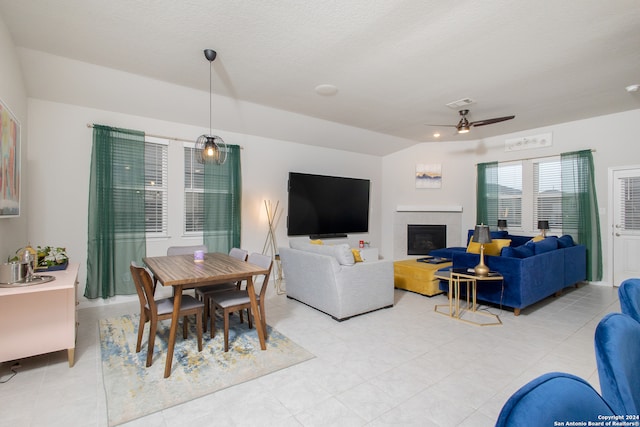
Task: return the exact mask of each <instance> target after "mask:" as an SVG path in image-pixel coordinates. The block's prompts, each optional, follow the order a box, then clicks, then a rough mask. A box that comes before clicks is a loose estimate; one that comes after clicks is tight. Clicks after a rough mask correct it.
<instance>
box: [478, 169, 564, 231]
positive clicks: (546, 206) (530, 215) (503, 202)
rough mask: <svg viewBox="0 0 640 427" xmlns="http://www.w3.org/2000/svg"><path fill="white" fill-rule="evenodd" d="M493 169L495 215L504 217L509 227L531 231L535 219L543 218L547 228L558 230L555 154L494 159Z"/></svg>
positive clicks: (559, 192) (559, 178)
mask: <svg viewBox="0 0 640 427" xmlns="http://www.w3.org/2000/svg"><path fill="white" fill-rule="evenodd" d="M497 169H498V172H497V182H498V188H497V198H498V205H497V206H498V207H497V209H498V212H497V214H498V215H497V219H506V220H507V225H508V227H509V228H511V229H517V230H523V231H533V230H537V229H538V220H547V221H549V227H550V229H551V230H556V231H561V230H562V228H563V215H562V210H563V199H562V168H561V161H560V158H559V157H553V158H545V159H533V160H523V161H518V162H504V163H498V168H497ZM566 200H567V199H566V198H565V209H567V208H568V207H567V202H566ZM494 206H495V205H494ZM494 209H495V208H494ZM491 216H492V215H490V217H491ZM497 219H496V221H495V222H496V223H497ZM493 222H494V221H491V224H493Z"/></svg>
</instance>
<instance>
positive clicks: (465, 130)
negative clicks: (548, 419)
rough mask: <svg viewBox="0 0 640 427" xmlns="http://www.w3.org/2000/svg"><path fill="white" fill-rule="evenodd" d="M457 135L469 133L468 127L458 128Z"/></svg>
mask: <svg viewBox="0 0 640 427" xmlns="http://www.w3.org/2000/svg"><path fill="white" fill-rule="evenodd" d="M458 133H469V126H460V127H459V128H458Z"/></svg>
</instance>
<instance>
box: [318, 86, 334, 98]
mask: <svg viewBox="0 0 640 427" xmlns="http://www.w3.org/2000/svg"><path fill="white" fill-rule="evenodd" d="M316 93H317V94H318V95H322V96H333V95H335V94H336V93H338V88H337V87H335V86H334V85H329V84H322V85H318V86H316Z"/></svg>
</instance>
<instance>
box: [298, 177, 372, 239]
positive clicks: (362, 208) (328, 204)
mask: <svg viewBox="0 0 640 427" xmlns="http://www.w3.org/2000/svg"><path fill="white" fill-rule="evenodd" d="M369 184H370V183H369V180H368V179H358V178H342V177H336V176H325V175H311V174H305V173H298V172H289V208H288V215H287V235H289V236H306V235H308V236H311V237H312V238H319V237H326V238H329V237H342V236H345V235H346V234H347V233H366V232H368V231H369V187H370V185H369Z"/></svg>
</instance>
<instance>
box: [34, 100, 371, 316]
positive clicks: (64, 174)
mask: <svg viewBox="0 0 640 427" xmlns="http://www.w3.org/2000/svg"><path fill="white" fill-rule="evenodd" d="M29 117H30V121H29V129H30V135H31V150H30V151H29V159H28V161H29V164H30V166H31V182H32V183H33V186H32V188H31V192H30V194H29V203H30V206H31V209H30V210H29V212H28V221H29V224H30V228H29V238H30V240H31V241H32V242H33V243H34V244H38V245H51V246H63V247H66V248H67V250H68V253H69V256H70V258H71V260H72V261H77V262H80V263H81V269H80V278H79V279H80V289H79V294H82V293H83V291H84V285H85V281H86V250H87V205H88V187H89V169H90V160H91V143H92V129H90V128H88V127H87V123H99V124H104V125H110V126H117V127H123V128H130V129H137V130H143V131H145V132H147V133H151V134H157V135H163V136H172V137H179V138H185V139H188V138H193V139H195V138H196V137H197V136H198V135H200V134H202V133H203V132H204V131H205V129H202V128H198V127H194V126H189V125H184V124H180V123H172V122H167V121H162V120H156V119H150V118H146V117H140V116H133V115H127V114H122V113H114V112H109V111H104V110H97V109H93V108H87V107H81V106H75V105H69V104H61V103H56V102H50V101H43V100H38V99H30V100H29ZM216 134H218V135H220V136H222V137H223V139H224V140H225V141H226V142H227V143H230V144H238V145H240V146H242V147H243V150H242V181H243V196H242V247H243V248H246V249H247V250H249V251H250V252H253V251H256V252H261V251H262V249H263V246H264V242H265V238H266V236H267V231H268V228H267V220H266V214H265V211H264V200H270V201H272V202H273V203H275V202H277V201H279V202H280V209H281V211H282V212H283V216H282V217H281V219H280V222H279V224H278V227H277V240H278V243H279V245H287V244H288V239H287V236H286V209H287V190H286V188H287V186H286V185H287V178H288V172H289V171H298V172H309V173H319V174H326V175H339V176H348V177H356V178H365V179H370V180H371V184H372V185H371V217H370V232H369V233H367V234H356V235H352V236H349V239H350V241H351V244H353V245H354V246H355V245H357V240H359V239H364V240H370V241H371V242H372V244H373V245H376V243H377V242H380V240H381V239H380V235H381V234H380V224H381V214H380V212H381V208H380V206H381V199H382V185H381V181H382V179H381V177H382V171H381V163H382V160H381V158H380V157H377V156H369V155H362V154H356V153H351V152H345V151H339V150H334V149H327V148H318V147H313V146H309V145H302V144H296V143H292V142H287V141H279V140H274V139H270V138H262V137H256V136H252V135H244V134H238V133H233V132H224V131H216ZM175 144H181V143H179V142H176V143H175ZM170 167H171V165H170ZM170 190H171V189H170ZM176 190H177V191H181V190H180V189H179V186H178V187H177V188H176ZM176 244H178V245H179V244H193V242H190V241H183V240H182V236H181V235H180V232H179V231H177V232H176V230H175V229H174V230H173V231H172V233H171V237H170V239H168V240H167V239H165V240H154V241H150V242H149V244H148V255H149V256H154V255H163V254H165V253H166V248H167V247H168V246H170V245H176ZM115 300H122V298H116V299H115ZM81 301H82V304H83V305H85V306H86V305H90V304H91V303H89V302H87V301H86V300H85V299H84V298H81ZM92 303H102V302H101V301H94V302H92Z"/></svg>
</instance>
